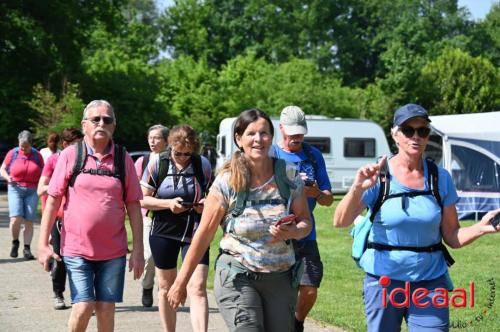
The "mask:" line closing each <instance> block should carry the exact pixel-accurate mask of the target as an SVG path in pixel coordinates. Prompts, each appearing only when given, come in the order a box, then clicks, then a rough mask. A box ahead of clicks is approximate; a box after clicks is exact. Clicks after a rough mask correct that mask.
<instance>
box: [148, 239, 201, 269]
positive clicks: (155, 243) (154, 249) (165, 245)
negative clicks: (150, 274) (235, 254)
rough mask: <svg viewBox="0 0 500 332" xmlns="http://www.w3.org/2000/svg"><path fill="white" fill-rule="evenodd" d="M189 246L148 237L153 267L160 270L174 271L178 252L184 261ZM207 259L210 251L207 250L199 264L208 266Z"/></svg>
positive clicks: (170, 240) (185, 243)
mask: <svg viewBox="0 0 500 332" xmlns="http://www.w3.org/2000/svg"><path fill="white" fill-rule="evenodd" d="M190 244H191V243H187V242H181V241H178V240H173V239H169V238H166V237H162V236H154V235H151V236H150V237H149V246H150V247H151V254H153V260H154V262H155V266H156V267H157V268H159V269H162V270H170V269H175V268H176V267H177V258H178V257H179V251H181V255H182V260H184V257H186V253H187V251H188V249H189V246H190ZM209 259H210V249H207V251H206V252H205V255H203V258H202V259H201V261H200V263H199V264H203V265H208V263H209Z"/></svg>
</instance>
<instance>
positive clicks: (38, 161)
mask: <svg viewBox="0 0 500 332" xmlns="http://www.w3.org/2000/svg"><path fill="white" fill-rule="evenodd" d="M31 154H32V155H33V160H34V161H35V163H36V164H37V165H38V167H40V168H43V165H42V158H41V157H42V156H41V154H40V152H39V151H38V150H37V149H35V148H33V147H32V148H31Z"/></svg>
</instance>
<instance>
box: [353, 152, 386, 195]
mask: <svg viewBox="0 0 500 332" xmlns="http://www.w3.org/2000/svg"><path fill="white" fill-rule="evenodd" d="M385 162H387V156H386V155H384V156H383V157H382V158H381V159H380V160H379V162H378V163H376V164H368V165H365V166H363V167H361V168H360V169H358V171H357V172H356V177H355V179H354V186H356V187H358V188H361V189H363V190H366V189H368V188H370V187H372V186H373V185H374V184H375V183H376V182H377V179H378V176H379V174H380V169H381V168H382V166H383V165H384V163H385Z"/></svg>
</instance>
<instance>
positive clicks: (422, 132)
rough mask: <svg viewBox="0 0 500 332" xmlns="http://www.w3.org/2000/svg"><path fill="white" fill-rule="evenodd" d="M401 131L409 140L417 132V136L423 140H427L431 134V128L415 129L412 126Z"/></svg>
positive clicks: (402, 128)
mask: <svg viewBox="0 0 500 332" xmlns="http://www.w3.org/2000/svg"><path fill="white" fill-rule="evenodd" d="M400 130H401V132H402V133H403V135H405V136H406V137H408V138H411V137H413V135H415V132H417V135H418V136H420V137H421V138H426V137H427V136H429V134H430V133H431V128H429V127H419V128H413V127H410V126H404V127H401V128H400Z"/></svg>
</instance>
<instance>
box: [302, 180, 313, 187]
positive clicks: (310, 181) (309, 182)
mask: <svg viewBox="0 0 500 332" xmlns="http://www.w3.org/2000/svg"><path fill="white" fill-rule="evenodd" d="M314 182H316V181H314V180H313V179H310V178H305V179H304V184H305V185H306V186H308V187H310V186H312V185H314Z"/></svg>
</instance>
